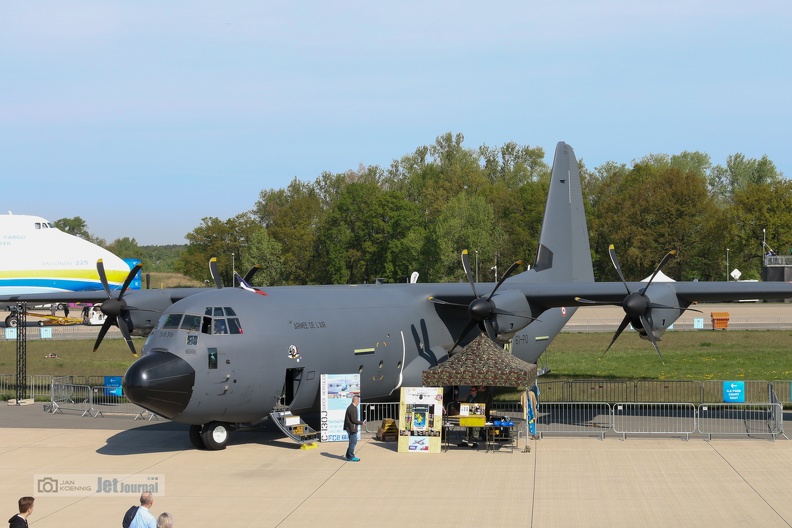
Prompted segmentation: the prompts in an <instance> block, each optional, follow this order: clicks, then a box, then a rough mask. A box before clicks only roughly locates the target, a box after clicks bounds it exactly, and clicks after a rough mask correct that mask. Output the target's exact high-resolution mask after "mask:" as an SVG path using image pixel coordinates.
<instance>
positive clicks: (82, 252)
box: [0, 213, 129, 295]
mask: <svg viewBox="0 0 792 528" xmlns="http://www.w3.org/2000/svg"><path fill="white" fill-rule="evenodd" d="M98 260H102V261H103V263H104V268H105V272H106V274H107V281H108V285H109V286H110V289H111V290H113V289H117V288H119V287H120V286H121V285H122V284H123V283H124V280H125V279H126V278H127V275H128V274H129V265H128V264H127V263H126V262H124V261H123V260H122V259H120V258H118V257H117V256H115V255H114V254H112V253H111V252H110V251H107V250H106V249H104V248H102V247H99V246H97V245H96V244H93V243H91V242H89V241H87V240H83V239H82V238H79V237H76V236H74V235H70V234H68V233H64V232H63V231H61V230H60V229H58V228H56V227H54V226H53V225H52V222H49V221H48V220H45V219H44V218H42V217H40V216H30V215H15V214H11V213H9V214H6V215H0V295H16V294H49V293H63V292H85V291H96V290H103V289H104V286H103V285H102V282H101V281H100V279H99V276H98V275H97V273H96V262H97V261H98Z"/></svg>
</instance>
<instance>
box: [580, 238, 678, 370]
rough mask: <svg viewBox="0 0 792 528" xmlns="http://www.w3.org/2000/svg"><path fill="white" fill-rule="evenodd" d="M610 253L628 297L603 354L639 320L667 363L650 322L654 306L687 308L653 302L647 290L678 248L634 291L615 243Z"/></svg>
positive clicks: (662, 260)
mask: <svg viewBox="0 0 792 528" xmlns="http://www.w3.org/2000/svg"><path fill="white" fill-rule="evenodd" d="M608 253H609V254H610V259H611V262H612V263H613V267H614V268H616V273H617V274H618V275H619V279H621V281H622V284H624V288H625V289H626V290H627V297H625V298H624V299H622V301H621V306H622V308H624V319H622V322H621V324H620V325H619V328H618V329H617V330H616V333H615V334H614V335H613V339H611V342H610V344H609V345H608V348H606V349H605V352H603V354H602V355H603V356H604V355H605V354H606V353H607V352H608V350H610V348H611V346H613V343H615V342H616V339H618V337H619V336H620V335H621V333H622V332H623V331H624V329H625V328H627V325H628V324H630V323H631V322H634V321H639V322H640V323H641V326H642V327H643V329H644V331H645V332H646V336H647V337H648V338H649V341H651V342H652V346H653V347H654V349H655V352H657V355H658V357H659V358H660V361H661V362H662V363H663V364H665V361H663V356H662V354H660V348H659V347H658V346H657V340H656V339H655V336H654V333H653V332H652V325H651V324H650V322H649V318H650V317H651V311H652V309H653V308H664V309H670V310H680V311H685V310H686V309H687V308H682V307H680V306H667V305H664V304H657V303H653V302H652V301H651V299H649V296H648V295H647V291H648V290H649V286H651V285H652V281H653V280H654V278H655V277H656V276H657V274H658V273H660V270H661V269H662V268H663V266H665V265H666V263H667V262H668V261H669V260H670V259H671V257H673V256H675V255H676V253H677V252H676V250H671V251H669V252H668V253H666V254H665V256H664V257H663V258H662V259H661V260H660V263H659V264H658V265H657V267H656V268H655V270H654V273H652V276H651V277H649V282H648V283H647V284H646V286H644V287H643V288H641V289H640V290H636V291H633V290H631V289H630V286H629V285H628V284H627V281H626V280H624V274H623V273H622V269H621V266H620V265H619V259H618V258H617V257H616V248H615V247H614V246H613V244H611V245H610V247H609V248H608ZM575 300H576V301H578V302H580V303H583V304H610V305H613V304H615V303H610V302H597V301H590V300H587V299H582V298H580V297H576V298H575Z"/></svg>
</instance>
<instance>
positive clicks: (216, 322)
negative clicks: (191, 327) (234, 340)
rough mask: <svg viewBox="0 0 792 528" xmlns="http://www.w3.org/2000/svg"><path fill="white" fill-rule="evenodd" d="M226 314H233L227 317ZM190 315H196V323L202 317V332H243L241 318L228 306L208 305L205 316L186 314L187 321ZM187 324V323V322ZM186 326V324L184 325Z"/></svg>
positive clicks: (215, 333)
mask: <svg viewBox="0 0 792 528" xmlns="http://www.w3.org/2000/svg"><path fill="white" fill-rule="evenodd" d="M226 316H231V317H228V318H226ZM188 317H195V318H196V324H198V320H199V319H200V320H201V321H200V328H201V333H202V334H213V335H221V334H237V335H238V334H241V333H242V324H241V323H240V322H239V318H238V317H236V312H234V310H233V309H232V308H230V307H228V306H225V307H219V306H215V307H211V306H210V307H208V308H206V311H205V312H204V316H203V317H198V316H192V315H188V316H185V321H186V319H187V318H188ZM185 324H186V323H185ZM182 328H184V324H183V325H182Z"/></svg>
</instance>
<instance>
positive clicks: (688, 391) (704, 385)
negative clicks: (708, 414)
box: [538, 380, 792, 405]
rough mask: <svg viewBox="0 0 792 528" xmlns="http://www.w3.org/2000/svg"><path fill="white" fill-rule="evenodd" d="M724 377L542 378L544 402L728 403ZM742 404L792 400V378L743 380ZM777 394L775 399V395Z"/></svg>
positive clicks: (541, 392)
mask: <svg viewBox="0 0 792 528" xmlns="http://www.w3.org/2000/svg"><path fill="white" fill-rule="evenodd" d="M725 383H734V382H727V381H722V380H707V381H703V382H702V381H695V380H567V381H541V380H540V381H539V383H538V385H539V392H540V395H541V397H540V401H542V402H548V403H549V402H609V403H616V402H632V403H641V402H644V403H692V404H695V405H700V404H702V403H726V402H724V398H723V397H724V384H725ZM740 383H741V384H742V389H743V390H742V394H743V398H744V401H742V402H740V403H767V402H770V403H776V402H778V403H782V404H784V403H787V404H789V403H792V399H791V397H792V394H791V393H792V381H788V380H774V381H772V382H770V381H763V380H741V381H740ZM773 394H775V399H774V398H773Z"/></svg>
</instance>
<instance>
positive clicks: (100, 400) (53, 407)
mask: <svg viewBox="0 0 792 528" xmlns="http://www.w3.org/2000/svg"><path fill="white" fill-rule="evenodd" d="M51 379H52V382H51V385H50V402H49V404H47V405H46V406H45V407H44V410H45V411H47V412H49V413H52V414H55V413H59V412H60V413H63V412H65V411H71V412H79V413H80V416H91V417H92V418H96V417H98V416H104V415H106V414H126V415H133V416H134V419H135V420H137V419H148V420H153V419H155V418H157V419H158V417H157V415H156V414H153V413H151V412H150V411H147V410H146V409H143V408H142V407H139V406H138V405H135V404H134V403H132V402H130V401H129V400H128V399H127V398H126V396H123V395H122V394H121V389H120V387H108V386H105V385H95V386H89V385H77V384H74V383H69V382H70V381H73V377H72V376H65V377H60V378H51Z"/></svg>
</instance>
